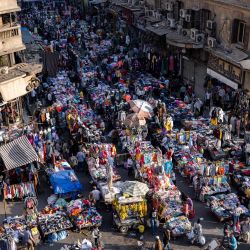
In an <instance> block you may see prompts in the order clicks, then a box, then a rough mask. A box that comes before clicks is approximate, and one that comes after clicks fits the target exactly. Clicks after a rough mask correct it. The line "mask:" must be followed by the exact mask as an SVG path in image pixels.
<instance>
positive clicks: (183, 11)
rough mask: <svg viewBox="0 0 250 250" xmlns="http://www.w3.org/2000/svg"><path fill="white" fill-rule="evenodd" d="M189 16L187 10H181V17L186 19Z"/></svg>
mask: <svg viewBox="0 0 250 250" xmlns="http://www.w3.org/2000/svg"><path fill="white" fill-rule="evenodd" d="M186 14H187V10H185V9H180V17H182V18H185V17H186Z"/></svg>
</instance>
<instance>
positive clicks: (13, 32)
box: [0, 25, 21, 41]
mask: <svg viewBox="0 0 250 250" xmlns="http://www.w3.org/2000/svg"><path fill="white" fill-rule="evenodd" d="M20 35H21V31H20V25H17V26H15V27H9V28H4V30H3V29H0V40H2V41H3V40H5V39H8V38H12V37H15V36H20Z"/></svg>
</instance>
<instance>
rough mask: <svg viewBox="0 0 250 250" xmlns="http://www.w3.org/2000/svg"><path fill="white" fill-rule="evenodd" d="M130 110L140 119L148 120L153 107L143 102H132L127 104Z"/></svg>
mask: <svg viewBox="0 0 250 250" xmlns="http://www.w3.org/2000/svg"><path fill="white" fill-rule="evenodd" d="M129 105H130V107H131V109H132V110H133V111H134V112H135V113H137V114H138V116H139V117H141V118H149V117H151V115H152V113H153V107H152V106H151V105H150V104H149V103H148V102H146V101H144V100H139V99H138V100H132V101H130V102H129Z"/></svg>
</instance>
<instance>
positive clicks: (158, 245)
mask: <svg viewBox="0 0 250 250" xmlns="http://www.w3.org/2000/svg"><path fill="white" fill-rule="evenodd" d="M154 250H163V246H162V242H161V239H160V237H159V236H156V237H155V244H154Z"/></svg>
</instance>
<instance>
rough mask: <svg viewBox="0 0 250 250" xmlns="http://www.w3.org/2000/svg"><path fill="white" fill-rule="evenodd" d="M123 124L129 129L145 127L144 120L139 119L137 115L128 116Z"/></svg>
mask: <svg viewBox="0 0 250 250" xmlns="http://www.w3.org/2000/svg"><path fill="white" fill-rule="evenodd" d="M123 123H124V125H125V126H128V127H130V128H132V127H140V126H144V125H146V120H145V119H144V118H142V117H139V116H138V114H129V115H128V116H127V117H126V119H125V121H124V122H123Z"/></svg>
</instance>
